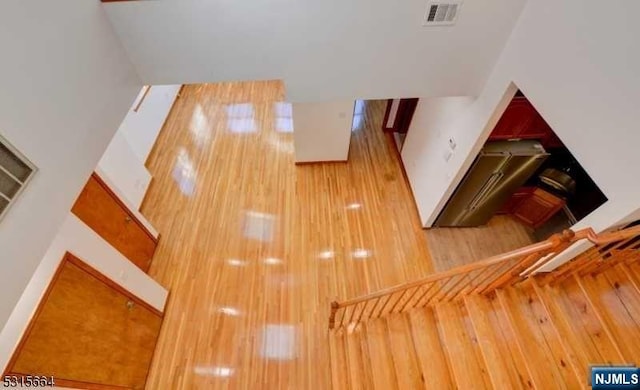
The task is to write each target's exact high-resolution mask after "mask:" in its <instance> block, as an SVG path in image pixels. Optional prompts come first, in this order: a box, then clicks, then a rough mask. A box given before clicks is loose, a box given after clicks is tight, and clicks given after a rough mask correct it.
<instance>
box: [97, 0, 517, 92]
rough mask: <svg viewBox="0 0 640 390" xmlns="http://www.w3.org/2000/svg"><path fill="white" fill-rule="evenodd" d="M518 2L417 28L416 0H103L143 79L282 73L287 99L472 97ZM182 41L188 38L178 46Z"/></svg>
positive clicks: (497, 2)
mask: <svg viewBox="0 0 640 390" xmlns="http://www.w3.org/2000/svg"><path fill="white" fill-rule="evenodd" d="M524 4H525V0H468V1H465V2H464V4H463V6H462V9H461V12H460V14H459V19H458V23H457V24H456V26H454V27H451V28H449V27H423V26H422V21H423V17H424V14H425V11H426V7H427V5H426V2H425V1H424V0H404V1H388V0H350V1H343V0H324V1H298V0H263V1H226V0H210V1H202V0H179V1H178V0H174V1H168V0H165V1H132V2H120V3H109V4H107V5H106V9H107V11H108V13H109V17H110V19H111V21H112V23H113V25H114V27H115V29H116V31H117V32H118V34H119V35H120V37H121V39H122V41H123V42H124V44H125V46H126V48H127V51H128V52H129V55H130V56H131V58H132V60H133V62H134V64H135V65H136V68H137V69H138V72H139V73H140V75H141V77H142V78H143V80H144V81H145V82H146V83H148V84H175V83H197V82H214V81H221V80H264V79H284V81H285V85H286V88H287V100H289V101H292V102H297V101H318V102H319V101H335V100H343V99H344V100H346V99H348V100H355V99H357V98H362V99H373V98H393V97H407V96H460V95H476V94H478V93H479V92H480V91H481V90H482V86H483V84H484V82H485V81H486V78H487V76H488V75H489V73H490V71H491V68H492V67H493V65H494V64H495V61H496V59H497V57H498V55H499V53H500V51H501V50H502V48H503V47H504V44H505V42H506V39H507V38H508V36H509V34H510V32H511V30H512V28H513V25H514V23H515V20H516V18H517V17H518V15H519V13H520V11H521V10H522V7H523V5H524ZM186 42H188V44H186Z"/></svg>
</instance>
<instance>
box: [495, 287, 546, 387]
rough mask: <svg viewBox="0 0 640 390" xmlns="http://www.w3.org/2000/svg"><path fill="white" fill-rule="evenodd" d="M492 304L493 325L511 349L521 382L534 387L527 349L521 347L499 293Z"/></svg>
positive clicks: (512, 358)
mask: <svg viewBox="0 0 640 390" xmlns="http://www.w3.org/2000/svg"><path fill="white" fill-rule="evenodd" d="M491 306H492V308H493V313H494V314H495V317H490V318H489V319H490V320H491V321H494V322H493V326H494V328H495V329H496V332H498V334H500V335H502V338H501V339H504V344H505V345H506V347H507V348H508V350H509V354H510V357H511V360H512V361H513V362H514V364H515V366H516V369H517V370H518V371H517V372H518V376H519V377H520V382H521V383H523V384H525V386H526V387H527V388H534V387H535V386H534V382H533V376H532V375H531V372H530V369H529V367H528V365H527V360H528V357H527V356H526V355H525V353H526V351H523V350H522V349H521V348H520V344H519V343H518V336H517V335H516V333H515V332H514V330H513V327H512V326H511V323H510V320H509V316H508V313H507V312H506V310H505V309H504V308H503V306H502V303H501V302H500V300H499V299H498V297H497V295H496V296H495V297H494V298H493V299H491Z"/></svg>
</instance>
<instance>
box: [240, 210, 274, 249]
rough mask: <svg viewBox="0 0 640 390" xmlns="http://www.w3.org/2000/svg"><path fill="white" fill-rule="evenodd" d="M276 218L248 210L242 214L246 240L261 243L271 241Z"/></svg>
mask: <svg viewBox="0 0 640 390" xmlns="http://www.w3.org/2000/svg"><path fill="white" fill-rule="evenodd" d="M275 219H276V217H275V216H274V215H271V214H267V213H260V212H257V211H253V210H249V211H246V212H245V213H244V224H243V232H244V236H245V237H246V238H250V239H252V240H258V241H262V242H270V241H273V234H274V231H273V230H274V228H275Z"/></svg>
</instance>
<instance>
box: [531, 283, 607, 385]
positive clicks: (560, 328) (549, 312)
mask: <svg viewBox="0 0 640 390" xmlns="http://www.w3.org/2000/svg"><path fill="white" fill-rule="evenodd" d="M529 284H530V285H531V287H532V288H533V292H534V293H535V296H536V298H537V302H538V304H537V305H532V306H534V310H537V311H538V313H537V314H538V319H539V322H540V324H541V327H543V328H544V329H545V332H546V333H547V340H550V342H553V341H552V340H554V339H555V340H557V342H556V343H555V345H558V344H559V345H560V346H561V350H560V351H561V352H560V353H561V355H560V356H564V357H566V359H567V360H568V363H569V364H570V365H571V368H572V370H573V373H574V375H575V376H576V379H577V380H578V382H579V383H580V386H581V387H583V388H586V387H588V386H589V383H588V380H587V378H588V376H589V369H588V367H589V364H590V363H593V362H596V360H591V359H590V358H589V356H588V355H587V354H586V351H585V350H584V348H583V346H582V344H580V343H579V342H577V341H576V338H575V336H576V331H575V330H571V328H570V326H568V325H569V324H568V323H566V322H565V318H564V317H563V315H562V313H561V312H559V311H558V310H556V309H557V307H556V306H555V305H554V304H555V302H550V301H549V298H548V296H547V295H546V293H545V291H543V290H542V289H541V288H540V287H539V286H538V285H537V284H536V280H535V279H530V283H529Z"/></svg>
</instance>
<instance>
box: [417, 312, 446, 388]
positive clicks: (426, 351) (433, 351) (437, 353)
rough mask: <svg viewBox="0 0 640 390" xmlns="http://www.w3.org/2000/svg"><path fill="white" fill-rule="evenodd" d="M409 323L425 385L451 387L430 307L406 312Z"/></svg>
mask: <svg viewBox="0 0 640 390" xmlns="http://www.w3.org/2000/svg"><path fill="white" fill-rule="evenodd" d="M407 314H408V317H409V321H410V323H411V333H412V336H413V342H414V347H415V349H416V354H417V355H418V362H419V364H420V368H421V372H422V374H423V375H424V376H425V379H426V380H425V387H426V388H433V389H452V388H454V381H453V378H452V377H451V372H450V369H449V365H448V363H447V355H446V353H445V351H444V349H443V347H442V344H441V341H440V336H439V335H438V325H437V322H436V318H435V316H434V314H433V310H432V309H431V308H428V307H427V308H421V309H418V310H411V311H410V312H408V313H407Z"/></svg>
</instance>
